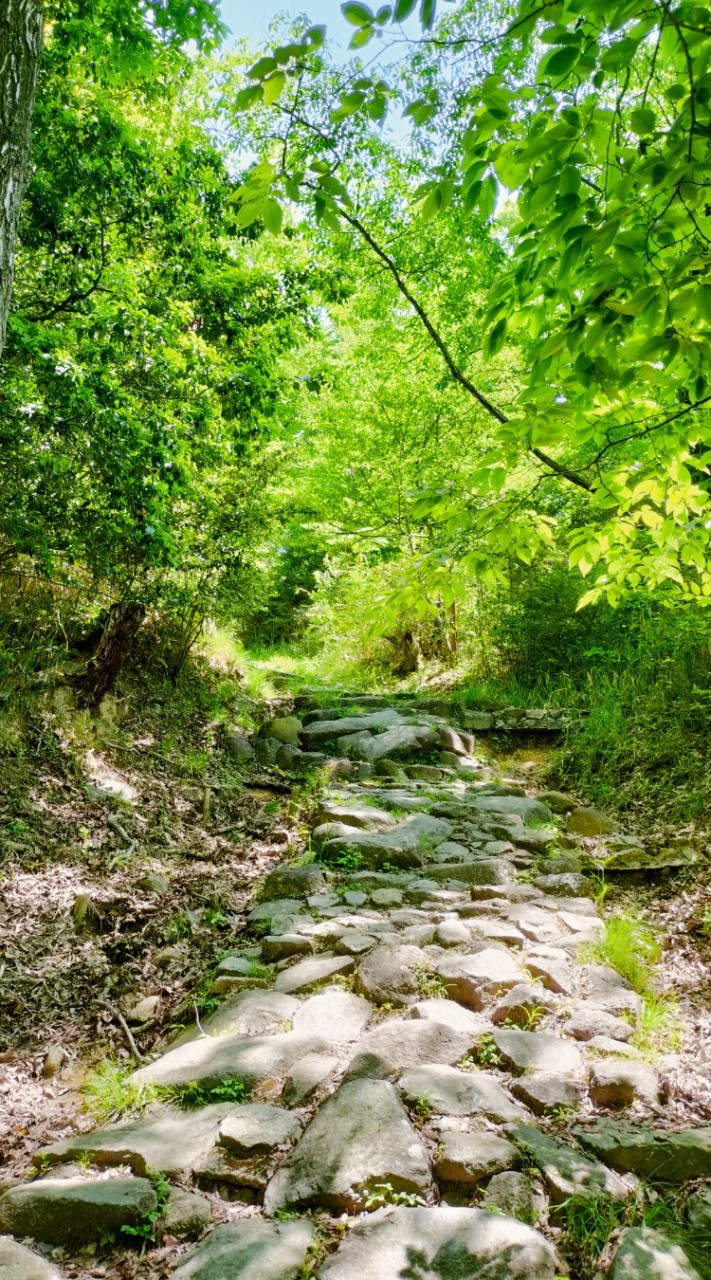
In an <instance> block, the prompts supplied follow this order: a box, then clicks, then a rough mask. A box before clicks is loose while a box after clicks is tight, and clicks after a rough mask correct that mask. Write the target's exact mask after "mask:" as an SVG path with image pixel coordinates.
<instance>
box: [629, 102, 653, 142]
mask: <svg viewBox="0 0 711 1280" xmlns="http://www.w3.org/2000/svg"><path fill="white" fill-rule="evenodd" d="M656 124H657V117H656V114H655V113H654V111H652V109H651V108H650V107H635V109H634V111H630V127H631V128H632V129H633V130H634V132H635V133H636V134H637V136H638V137H640V138H643V137H644V136H645V135H646V134H650V133H654V130H655V127H656Z"/></svg>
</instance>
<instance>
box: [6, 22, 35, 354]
mask: <svg viewBox="0 0 711 1280" xmlns="http://www.w3.org/2000/svg"><path fill="white" fill-rule="evenodd" d="M42 11H43V0H0V358H2V351H3V347H4V345H5V332H6V329H7V317H8V313H9V311H10V296H11V294H12V281H13V275H14V268H15V246H16V244H17V228H18V224H19V221H20V206H21V204H22V197H23V195H24V192H25V187H26V186H27V182H28V180H29V176H30V152H31V142H32V111H33V108H34V102H35V88H36V85H37V71H38V69H39V60H40V51H41V48H42Z"/></svg>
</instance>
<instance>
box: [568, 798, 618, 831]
mask: <svg viewBox="0 0 711 1280" xmlns="http://www.w3.org/2000/svg"><path fill="white" fill-rule="evenodd" d="M565 825H566V828H567V830H568V831H571V832H572V833H573V834H574V835H576V836H606V835H609V834H610V832H612V831H614V830H615V823H614V822H613V820H612V818H611V817H610V816H609V814H607V813H603V812H602V810H600V809H594V808H593V807H592V806H589V805H583V806H581V808H579V809H575V810H573V812H572V813H571V814H570V816H569V817H568V820H567V822H566V824H565Z"/></svg>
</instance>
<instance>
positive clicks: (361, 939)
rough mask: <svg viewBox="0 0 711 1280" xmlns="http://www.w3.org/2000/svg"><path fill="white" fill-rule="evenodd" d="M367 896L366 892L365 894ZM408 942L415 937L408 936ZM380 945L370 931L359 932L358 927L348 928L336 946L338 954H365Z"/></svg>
mask: <svg viewBox="0 0 711 1280" xmlns="http://www.w3.org/2000/svg"><path fill="white" fill-rule="evenodd" d="M363 897H365V894H363ZM405 941H406V942H413V941H415V939H413V938H406V939H405ZM377 945H378V939H377V938H376V937H374V936H373V935H372V934H370V933H359V932H358V930H357V929H346V932H345V933H342V934H341V936H340V938H339V939H338V941H337V942H336V944H335V946H334V950H335V952H336V955H337V956H365V955H367V954H368V952H369V951H372V950H373V947H376V946H377Z"/></svg>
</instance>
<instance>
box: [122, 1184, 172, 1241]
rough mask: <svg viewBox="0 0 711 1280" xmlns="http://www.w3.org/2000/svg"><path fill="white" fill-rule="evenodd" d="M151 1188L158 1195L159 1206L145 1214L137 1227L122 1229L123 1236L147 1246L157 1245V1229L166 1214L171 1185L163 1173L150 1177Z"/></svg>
mask: <svg viewBox="0 0 711 1280" xmlns="http://www.w3.org/2000/svg"><path fill="white" fill-rule="evenodd" d="M150 1181H151V1186H152V1187H153V1190H154V1191H155V1193H156V1198H157V1201H158V1203H157V1205H156V1207H155V1209H152V1210H151V1212H150V1213H144V1214H143V1216H142V1218H141V1221H140V1222H139V1224H138V1225H137V1226H135V1227H126V1226H124V1227H121V1229H120V1230H121V1235H125V1236H133V1237H135V1238H137V1239H138V1240H141V1241H143V1242H144V1243H145V1244H155V1243H156V1228H157V1226H158V1223H159V1222H160V1219H161V1218H162V1217H163V1214H164V1213H165V1210H166V1207H167V1204H168V1200H169V1198H170V1183H169V1182H168V1180H167V1179H166V1178H165V1177H164V1175H163V1174H162V1173H153V1174H151V1175H150Z"/></svg>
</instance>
